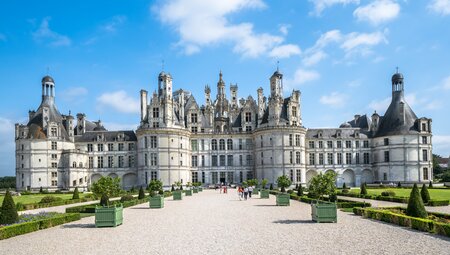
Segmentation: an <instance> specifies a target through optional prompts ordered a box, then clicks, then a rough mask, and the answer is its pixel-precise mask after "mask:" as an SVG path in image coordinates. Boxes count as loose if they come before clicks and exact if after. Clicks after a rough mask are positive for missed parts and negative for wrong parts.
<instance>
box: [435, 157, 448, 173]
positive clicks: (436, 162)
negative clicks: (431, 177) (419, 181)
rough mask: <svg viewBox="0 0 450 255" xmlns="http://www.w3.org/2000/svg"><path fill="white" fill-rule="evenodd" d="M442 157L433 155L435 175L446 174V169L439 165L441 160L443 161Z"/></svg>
mask: <svg viewBox="0 0 450 255" xmlns="http://www.w3.org/2000/svg"><path fill="white" fill-rule="evenodd" d="M441 158H442V157H441V156H439V155H437V154H433V172H434V174H441V173H443V172H444V170H445V169H444V168H442V167H441V166H440V165H439V159H441Z"/></svg>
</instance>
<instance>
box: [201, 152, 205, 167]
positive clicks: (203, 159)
mask: <svg viewBox="0 0 450 255" xmlns="http://www.w3.org/2000/svg"><path fill="white" fill-rule="evenodd" d="M202 166H205V156H204V155H202Z"/></svg>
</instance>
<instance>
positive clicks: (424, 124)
mask: <svg viewBox="0 0 450 255" xmlns="http://www.w3.org/2000/svg"><path fill="white" fill-rule="evenodd" d="M425 131H427V123H422V132H425Z"/></svg>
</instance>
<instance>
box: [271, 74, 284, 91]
mask: <svg viewBox="0 0 450 255" xmlns="http://www.w3.org/2000/svg"><path fill="white" fill-rule="evenodd" d="M282 94H283V74H282V73H280V71H279V70H278V68H277V70H276V71H275V72H274V73H273V75H272V76H271V77H270V97H272V98H276V97H282Z"/></svg>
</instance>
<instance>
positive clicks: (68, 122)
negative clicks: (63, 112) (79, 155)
mask: <svg viewBox="0 0 450 255" xmlns="http://www.w3.org/2000/svg"><path fill="white" fill-rule="evenodd" d="M65 117H66V121H65V126H64V128H65V129H66V131H67V134H68V135H69V138H70V140H71V141H72V142H73V141H74V138H73V136H74V130H73V119H74V118H73V116H72V115H71V114H70V111H69V115H67V116H65Z"/></svg>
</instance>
